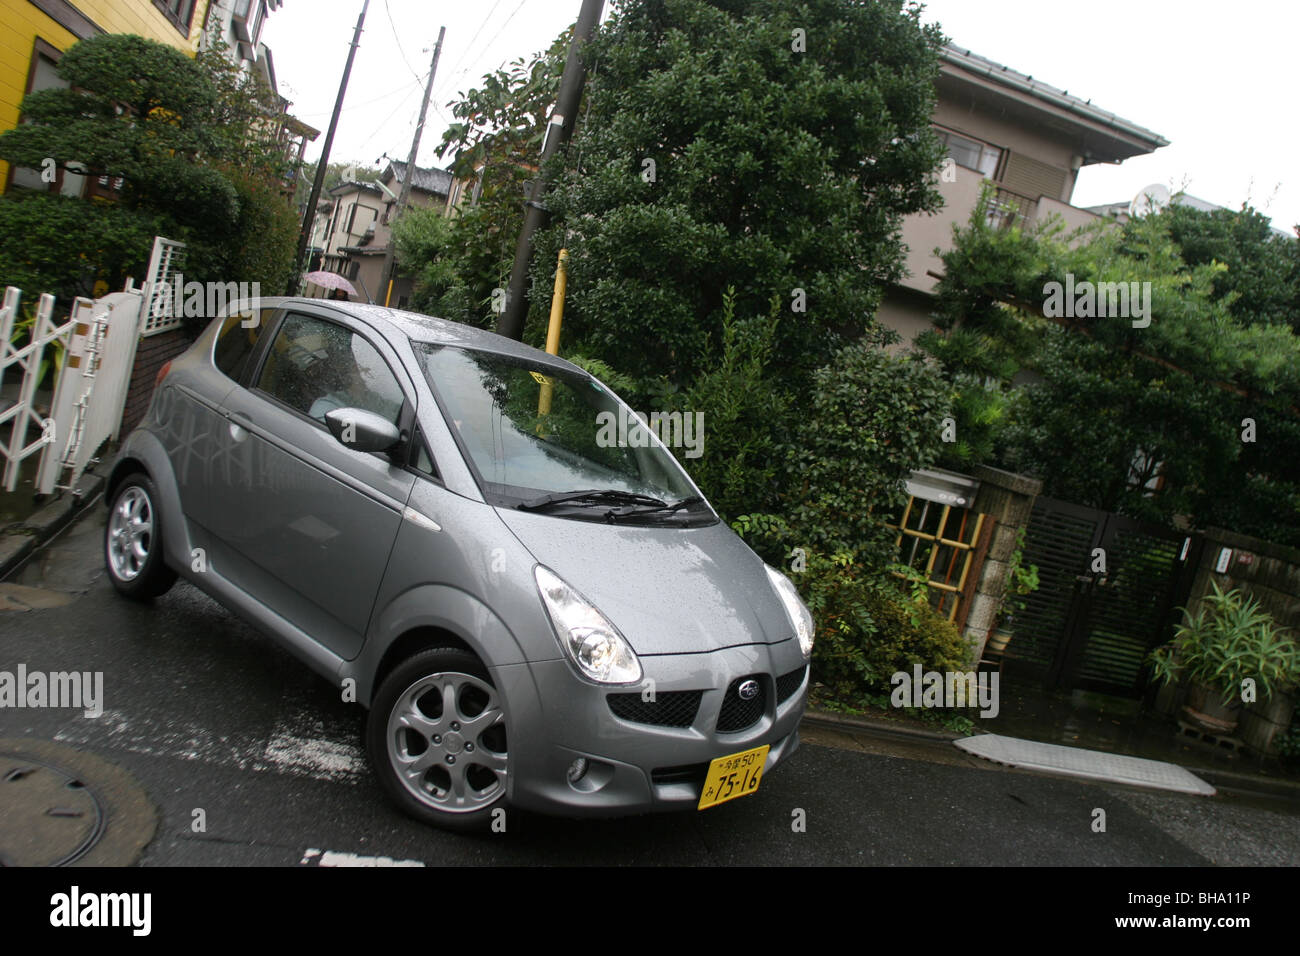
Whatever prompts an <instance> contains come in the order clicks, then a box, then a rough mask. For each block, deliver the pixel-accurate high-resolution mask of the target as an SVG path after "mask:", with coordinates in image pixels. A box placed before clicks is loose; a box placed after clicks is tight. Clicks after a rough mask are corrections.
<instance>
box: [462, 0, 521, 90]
mask: <svg viewBox="0 0 1300 956" xmlns="http://www.w3.org/2000/svg"><path fill="white" fill-rule="evenodd" d="M526 2H527V0H519V6H517V7H515V9H514V12H513V13H511V14H510V16H508V17H506V18H505V21H504V22H503V23H502V24H501V26H499V27H498V28H497V33H501V32H503V31H504V30H505V28H506V27H508V26H509V25H510V21H511V20H513V19H514V18H515V17H516V16H517V15H518V14H519V11H520V10H522V9H523V8H524V3H526ZM500 3H501V0H497V2H496V3H495V4H493V6H492V10H496V8H497V7H498V6H500ZM491 16H492V11H489V12H488V17H491ZM485 26H487V20H484V21H483V25H482V26H480V27H479V28H478V33H475V34H474V38H475V39H477V38H478V35H479V33H482V32H483V27H485ZM473 43H474V40H470V42H469V44H468V45H466V47H465V53H464V54H462V55H461V58H460V59H459V60H457V61H456V65H457V66H460V64H461V63H463V62H465V59H466V58H467V57H469V51H470V48H471V46H472V45H473ZM491 44H492V41H491V40H489V41H488V47H490V46H491ZM488 47H484V49H483V51H482V52H487V49H488ZM469 69H470V68H469V67H468V66H466V67H465V69H463V70H461V71H460V72H459V73H457V72H455V70H454V68H453V71H452V73H451V74H450V75H449V76H448V77H447V83H448V85H450V84H453V83H455V81H456V80H458V79H460V78H461V77H462V76H464V75H465V74H466V73H468V72H469ZM442 92H443V94H444V95H445V93H446V87H443V89H442Z"/></svg>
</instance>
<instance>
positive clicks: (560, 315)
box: [537, 249, 569, 434]
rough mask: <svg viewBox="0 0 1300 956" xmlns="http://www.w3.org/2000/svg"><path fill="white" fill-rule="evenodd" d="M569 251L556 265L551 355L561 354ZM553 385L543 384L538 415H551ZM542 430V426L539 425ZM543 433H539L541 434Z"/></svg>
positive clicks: (563, 251)
mask: <svg viewBox="0 0 1300 956" xmlns="http://www.w3.org/2000/svg"><path fill="white" fill-rule="evenodd" d="M568 262H569V250H568V249H561V250H560V257H559V260H558V261H557V262H556V263H555V292H554V294H552V296H551V322H550V325H548V326H547V328H546V351H547V352H549V353H550V354H551V355H559V354H560V326H561V324H562V323H563V322H564V291H565V289H566V287H567V286H568V280H569V269H568ZM551 388H552V386H551V383H550V382H549V381H548V382H543V383H542V389H541V391H540V392H539V393H538V395H537V414H538V415H539V416H540V415H549V414H551ZM538 428H539V429H540V428H541V425H540V424H539V425H538ZM540 433H541V432H540V431H539V434H540Z"/></svg>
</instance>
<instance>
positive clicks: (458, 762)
mask: <svg viewBox="0 0 1300 956" xmlns="http://www.w3.org/2000/svg"><path fill="white" fill-rule="evenodd" d="M365 733H366V752H367V754H368V756H369V758H370V763H371V766H372V767H373V768H374V770H375V773H376V774H377V775H378V777H379V782H380V784H381V785H382V786H383V788H384V791H385V792H386V793H387V794H388V796H389V797H390V798H391V799H392V800H393V802H394V803H396V804H397V806H398V807H400V808H401V809H402V810H403V811H404V812H405V813H407V814H408V815H410V816H412V817H415V818H416V819H417V820H421V821H423V822H425V823H431V824H433V825H434V826H438V827H442V828H444V829H448V830H459V831H475V830H482V829H485V828H486V827H487V826H488V825H489V824H492V823H494V822H495V821H496V820H497V819H498V818H499V817H500V814H499V813H497V812H496V811H498V810H499V809H501V808H502V807H504V805H505V800H506V793H507V790H508V781H509V776H508V774H509V766H510V764H509V755H508V752H507V749H506V735H505V717H504V712H503V710H502V706H501V697H500V694H499V692H498V691H497V689H496V688H495V687H494V686H493V685H492V682H491V679H490V678H489V676H488V673H487V669H486V668H485V667H484V666H483V663H482V662H481V661H480V660H479V659H478V658H477V657H475V656H474V655H473V654H471V653H469V652H468V651H465V650H460V649H458V648H447V647H440V648H431V649H429V650H424V651H420V652H419V653H418V654H415V655H413V656H411V657H408V658H407V659H406V660H404V661H403V662H402V663H401V664H399V665H398V666H397V667H395V668H394V669H393V670H392V671H391V672H390V673H389V674H388V676H387V677H385V678H384V680H383V682H382V683H381V684H380V686H379V690H378V692H377V693H376V694H375V698H374V700H373V701H372V703H371V706H370V714H369V716H368V718H367V721H366V731H365Z"/></svg>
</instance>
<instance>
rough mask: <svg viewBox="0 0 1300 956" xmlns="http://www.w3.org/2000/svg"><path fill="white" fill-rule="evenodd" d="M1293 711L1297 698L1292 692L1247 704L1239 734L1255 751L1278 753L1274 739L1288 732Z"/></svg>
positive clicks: (1242, 715) (1259, 752) (1243, 711)
mask: <svg viewBox="0 0 1300 956" xmlns="http://www.w3.org/2000/svg"><path fill="white" fill-rule="evenodd" d="M1293 713H1295V698H1293V697H1292V696H1291V695H1290V694H1283V693H1276V694H1274V695H1273V696H1272V697H1271V698H1270V699H1269V700H1266V701H1256V702H1255V703H1253V704H1247V705H1246V707H1245V709H1244V710H1242V712H1241V725H1240V728H1239V730H1240V733H1239V734H1238V736H1239V737H1241V739H1242V741H1243V742H1244V743H1245V744H1246V746H1247V747H1249V748H1250V749H1251V750H1253V751H1255V753H1258V754H1272V753H1276V752H1277V750H1276V749H1275V748H1274V746H1273V741H1274V740H1276V739H1277V738H1278V737H1279V736H1281V735H1282V734H1284V733H1286V729H1287V728H1288V727H1290V726H1291V715H1292V714H1293Z"/></svg>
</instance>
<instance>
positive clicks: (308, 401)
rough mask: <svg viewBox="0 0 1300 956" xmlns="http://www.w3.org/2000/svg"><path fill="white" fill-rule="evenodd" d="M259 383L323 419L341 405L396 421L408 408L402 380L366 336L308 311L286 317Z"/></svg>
mask: <svg viewBox="0 0 1300 956" xmlns="http://www.w3.org/2000/svg"><path fill="white" fill-rule="evenodd" d="M257 387H258V388H260V389H261V390H262V391H264V392H266V393H267V394H269V395H271V396H273V397H275V398H277V399H279V400H280V401H282V402H284V403H285V404H286V405H288V406H289V407H290V408H294V409H297V410H298V411H300V412H302V413H303V414H304V415H306V416H308V417H309V418H314V419H316V421H318V422H321V423H324V421H325V415H326V414H327V413H329V412H331V411H333V410H334V409H336V408H361V409H364V410H366V411H368V412H374V413H375V414H377V415H379V416H381V417H382V418H384V419H386V420H387V421H390V422H392V423H393V424H394V425H396V424H398V418H399V417H400V415H401V411H402V401H403V395H402V389H401V386H400V385H398V384H397V379H396V378H395V377H394V375H393V372H392V370H391V369H390V368H389V367H388V363H387V362H385V361H384V359H383V357H382V356H381V355H380V354H379V352H378V350H377V349H376V348H375V347H374V346H373V345H371V344H370V342H369V341H367V340H366V338H365V337H364V336H361V335H358V334H357V333H355V332H352V331H350V330H348V329H345V328H343V327H342V326H340V325H335V324H334V323H333V322H326V321H323V320H321V319H315V318H311V317H309V316H305V315H291V316H289V317H288V318H287V319H285V320H284V324H283V325H282V326H281V327H280V332H279V334H278V335H276V337H275V341H274V342H273V343H272V344H271V348H270V351H269V352H268V354H267V358H266V364H265V365H264V366H263V367H262V374H261V376H260V377H259V378H258V382H257Z"/></svg>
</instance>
